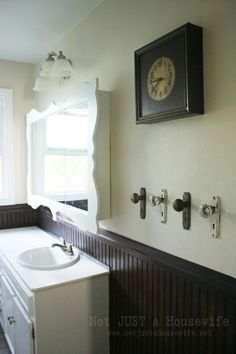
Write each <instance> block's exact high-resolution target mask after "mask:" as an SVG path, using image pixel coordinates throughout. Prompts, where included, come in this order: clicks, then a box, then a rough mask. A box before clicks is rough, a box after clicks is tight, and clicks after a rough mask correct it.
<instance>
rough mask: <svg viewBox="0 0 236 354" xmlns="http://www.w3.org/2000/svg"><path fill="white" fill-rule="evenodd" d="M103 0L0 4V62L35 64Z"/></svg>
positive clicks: (9, 0) (35, 0)
mask: <svg viewBox="0 0 236 354" xmlns="http://www.w3.org/2000/svg"><path fill="white" fill-rule="evenodd" d="M101 2H102V0H0V59H5V60H13V61H19V62H24V63H37V62H38V61H39V60H40V59H41V58H42V57H45V56H46V54H47V53H48V52H49V51H50V50H51V48H52V47H53V46H54V45H55V44H56V43H58V42H59V41H60V40H61V39H62V38H63V37H64V36H65V35H66V34H67V33H69V32H70V31H71V30H72V29H73V28H74V27H75V26H76V25H77V24H78V23H79V22H81V21H82V20H83V19H84V18H85V17H86V16H87V15H88V14H89V13H90V12H91V11H93V9H94V8H95V7H96V6H97V5H98V4H100V3H101Z"/></svg>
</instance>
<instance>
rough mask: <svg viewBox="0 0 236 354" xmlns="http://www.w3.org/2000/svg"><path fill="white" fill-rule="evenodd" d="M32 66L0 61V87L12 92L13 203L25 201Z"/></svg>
mask: <svg viewBox="0 0 236 354" xmlns="http://www.w3.org/2000/svg"><path fill="white" fill-rule="evenodd" d="M33 70H34V66H33V65H30V64H23V63H17V62H12V61H6V60H0V87H1V88H8V89H12V91H13V143H14V147H13V148H14V175H15V192H16V196H15V202H16V204H20V203H25V201H26V142H25V122H26V121H25V115H26V113H27V112H28V111H29V110H31V109H32V107H33V106H34V105H35V103H34V94H33V92H32V85H33V83H32V76H33Z"/></svg>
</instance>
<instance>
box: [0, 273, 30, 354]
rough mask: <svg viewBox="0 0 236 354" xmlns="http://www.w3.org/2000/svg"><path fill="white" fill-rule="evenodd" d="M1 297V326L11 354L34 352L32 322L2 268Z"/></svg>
mask: <svg viewBox="0 0 236 354" xmlns="http://www.w3.org/2000/svg"><path fill="white" fill-rule="evenodd" d="M1 297H2V317H3V321H2V326H3V330H4V333H5V336H6V340H7V342H8V345H9V347H10V349H11V352H12V354H14V353H17V354H31V353H34V350H33V348H34V347H33V345H34V342H33V337H34V333H33V322H32V320H31V319H30V317H29V316H28V314H27V312H26V310H25V309H24V307H23V306H22V301H21V300H20V298H19V297H18V296H17V292H16V290H15V289H14V284H12V283H10V281H9V279H8V277H7V275H6V274H5V272H4V270H2V274H1Z"/></svg>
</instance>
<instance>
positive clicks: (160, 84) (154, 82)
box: [147, 57, 175, 101]
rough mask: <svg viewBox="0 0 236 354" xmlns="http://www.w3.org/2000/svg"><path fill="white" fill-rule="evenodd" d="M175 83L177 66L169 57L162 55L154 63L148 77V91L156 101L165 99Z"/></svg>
mask: <svg viewBox="0 0 236 354" xmlns="http://www.w3.org/2000/svg"><path fill="white" fill-rule="evenodd" d="M174 84H175V66H174V64H173V62H172V60H171V59H170V58H168V57H160V58H158V59H157V60H155V61H154V63H153V64H152V66H151V68H150V70H149V73H148V78H147V91H148V94H149V96H150V97H151V98H152V99H153V100H156V101H162V100H165V99H166V98H167V97H168V96H169V94H170V93H171V91H172V90H173V87H174Z"/></svg>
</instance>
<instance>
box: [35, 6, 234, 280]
mask: <svg viewBox="0 0 236 354" xmlns="http://www.w3.org/2000/svg"><path fill="white" fill-rule="evenodd" d="M235 13H236V2H235V0H207V1H205V0H147V1H142V0H119V1H117V0H104V2H103V3H102V4H101V5H100V6H99V7H98V8H97V9H96V10H95V11H94V12H93V13H92V14H91V15H90V16H89V17H88V18H87V19H85V20H84V21H83V22H82V24H80V25H79V26H78V27H77V28H75V29H74V31H72V32H71V33H70V34H69V35H68V36H67V37H66V38H65V39H64V40H63V41H62V42H61V43H59V45H58V46H57V47H56V48H54V49H56V50H58V49H61V50H63V51H64V52H65V54H66V55H67V56H69V57H70V58H72V60H73V64H74V66H75V68H76V69H77V77H76V78H75V79H73V80H72V81H71V83H70V85H74V84H75V82H76V80H86V79H87V78H93V77H98V78H99V84H100V88H101V89H104V90H108V91H110V92H111V158H112V161H111V184H112V186H111V187H112V195H111V198H112V218H111V219H110V220H107V221H103V222H101V226H102V227H104V228H107V229H109V230H112V231H114V232H117V233H120V234H122V235H124V236H127V237H129V238H132V239H134V240H137V241H140V242H143V243H145V244H148V245H150V246H153V247H156V248H158V249H161V250H164V251H166V252H169V253H171V254H174V255H177V256H179V257H182V258H185V259H188V260H191V261H193V262H196V263H199V264H202V265H204V266H207V267H209V268H213V269H215V270H218V271H220V272H223V273H226V274H229V275H232V276H235V275H236V261H235V250H236V202H235V201H236V157H235V155H236V138H235V132H236V103H235V102H236V100H235V97H236V96H235V95H236V65H235V60H236V44H235V38H236V25H235ZM186 22H192V23H194V24H197V25H200V26H202V27H203V33H204V82H205V111H206V113H205V114H204V116H200V117H194V118H185V119H181V120H173V121H171V122H163V123H158V124H152V125H148V126H145V125H139V126H137V125H135V97H134V50H136V49H138V48H140V47H142V46H143V45H145V44H147V43H149V42H150V41H153V40H155V39H156V38H158V37H160V36H161V35H163V34H165V33H167V32H169V31H171V30H173V29H175V28H177V27H178V26H181V25H183V24H184V23H186ZM64 92H65V91H64ZM62 93H63V88H62V89H61V94H60V95H61V96H62ZM57 94H58V93H57ZM63 95H64V93H63ZM55 96H56V95H55ZM51 98H53V95H52V96H47V95H45V94H43V95H39V106H40V107H41V108H42V107H46V106H47V104H48V102H49V101H50V99H51ZM140 187H146V189H147V191H148V192H152V193H155V194H158V193H160V190H161V188H167V189H168V193H169V208H168V223H167V224H166V225H163V224H161V223H160V217H159V212H158V208H153V207H151V205H150V204H148V205H147V217H146V219H145V220H141V219H140V218H139V207H138V206H137V205H133V204H132V203H131V202H130V194H131V193H132V192H138V191H139V189H140ZM185 191H187V192H190V193H191V195H192V202H193V204H192V227H191V230H190V231H186V230H183V229H182V220H181V214H179V213H176V212H175V211H174V210H173V208H172V203H173V201H174V200H175V199H176V198H180V197H182V194H183V192H185ZM213 194H216V195H219V196H220V197H221V198H222V219H221V221H222V223H221V236H220V238H219V239H213V238H211V236H210V222H209V220H205V219H202V218H201V217H200V215H199V213H198V208H199V206H200V204H201V202H209V200H210V198H211V196H212V195H213Z"/></svg>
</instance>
